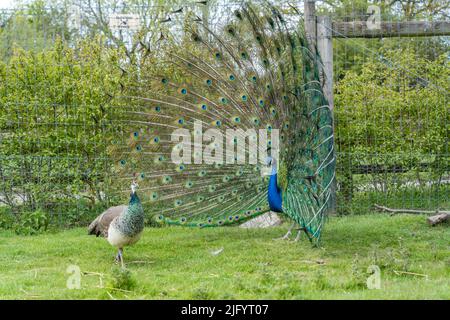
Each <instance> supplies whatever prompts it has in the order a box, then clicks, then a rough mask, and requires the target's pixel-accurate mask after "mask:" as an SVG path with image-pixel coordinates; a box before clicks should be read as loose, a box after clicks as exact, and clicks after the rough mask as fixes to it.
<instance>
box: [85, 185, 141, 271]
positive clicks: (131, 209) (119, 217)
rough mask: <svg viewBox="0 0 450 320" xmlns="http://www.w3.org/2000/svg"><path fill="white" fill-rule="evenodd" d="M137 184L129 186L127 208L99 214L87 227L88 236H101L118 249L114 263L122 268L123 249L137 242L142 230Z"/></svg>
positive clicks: (122, 207)
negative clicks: (118, 263) (117, 263)
mask: <svg viewBox="0 0 450 320" xmlns="http://www.w3.org/2000/svg"><path fill="white" fill-rule="evenodd" d="M137 186H138V185H137V183H135V182H134V181H133V183H132V184H131V196H130V202H129V203H128V206H125V205H122V206H116V207H111V208H109V209H108V210H106V211H105V212H103V213H102V214H100V215H99V216H98V217H97V218H96V219H95V220H94V221H92V223H91V224H90V225H89V227H88V234H90V235H96V236H97V237H98V236H100V235H101V236H103V237H105V238H107V239H108V242H109V243H110V244H111V245H112V246H114V247H117V248H118V253H117V256H116V261H117V262H120V263H121V265H122V267H123V265H124V264H123V247H125V246H128V245H132V244H135V243H136V242H137V241H139V239H140V237H141V234H142V231H143V230H144V210H143V208H142V205H141V201H140V199H139V197H138V195H137V193H136V188H137Z"/></svg>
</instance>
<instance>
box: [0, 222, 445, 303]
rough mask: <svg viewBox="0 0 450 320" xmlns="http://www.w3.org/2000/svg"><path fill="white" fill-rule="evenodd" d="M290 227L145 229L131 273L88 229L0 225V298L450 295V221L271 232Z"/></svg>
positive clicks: (130, 261)
mask: <svg viewBox="0 0 450 320" xmlns="http://www.w3.org/2000/svg"><path fill="white" fill-rule="evenodd" d="M286 228H287V226H281V227H276V228H270V229H251V230H248V229H241V228H237V227H224V228H216V229H213V228H206V229H189V228H182V227H163V228H146V230H145V233H144V235H143V237H142V239H141V241H140V242H139V243H138V244H136V245H135V246H134V247H131V248H126V249H125V262H126V267H127V269H128V273H121V272H120V271H119V270H120V268H118V267H117V266H116V265H115V264H114V263H113V256H114V254H115V250H114V249H113V248H112V247H111V246H110V245H109V244H108V243H107V242H106V241H105V240H104V239H101V238H95V237H92V236H88V235H87V234H86V229H85V228H76V229H71V230H66V231H60V232H57V233H46V234H41V235H36V236H16V235H15V234H13V233H12V232H10V231H0V298H1V299H450V241H449V239H450V229H449V228H448V225H442V226H437V227H429V226H428V225H427V224H426V222H425V216H421V215H419V216H416V215H397V216H392V217H391V216H388V215H385V214H379V213H377V214H375V213H374V214H367V215H361V216H347V217H333V218H330V219H329V221H328V223H327V225H326V228H325V230H324V232H323V239H322V244H321V247H320V248H314V247H312V246H311V245H310V243H309V242H308V240H307V239H306V238H305V237H303V238H302V239H301V241H300V242H298V243H294V242H287V241H280V240H273V239H274V238H276V237H280V236H281V235H282V234H284V232H285V230H286ZM222 248H223V250H222V251H221V252H220V253H218V254H217V252H218V251H220V249H222ZM214 252H215V253H216V254H213V253H214ZM71 265H75V266H78V267H79V268H80V270H81V272H82V275H81V279H80V288H79V289H68V288H67V281H68V279H73V277H72V278H69V277H70V274H69V273H67V268H68V267H69V266H71ZM370 265H377V266H378V267H379V268H380V270H381V273H380V285H381V288H380V289H368V288H367V285H366V280H367V278H368V277H370V276H371V274H370V273H369V272H368V267H369V266H370ZM119 278H121V279H122V280H123V281H122V284H120V283H118V279H119ZM100 280H102V282H101V283H100ZM69 282H70V281H69Z"/></svg>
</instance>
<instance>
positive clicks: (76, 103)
mask: <svg viewBox="0 0 450 320" xmlns="http://www.w3.org/2000/svg"><path fill="white" fill-rule="evenodd" d="M119 56H120V54H119V51H118V50H115V49H112V48H106V47H104V46H102V45H101V39H97V41H88V40H86V41H82V42H80V43H79V45H78V46H77V47H76V49H74V48H71V47H68V46H67V45H65V44H64V42H63V41H61V40H56V42H55V44H54V48H52V49H49V50H47V51H46V52H34V51H25V50H23V49H20V48H16V49H15V50H14V54H13V56H12V57H11V59H10V60H9V61H8V62H7V63H0V130H1V132H2V139H1V140H0V146H1V149H0V158H1V167H0V176H1V178H2V179H1V181H2V182H1V183H0V192H1V193H2V194H4V195H5V196H4V198H3V199H4V201H3V202H5V203H6V204H7V205H9V206H11V207H13V206H17V205H22V204H25V205H26V206H28V207H30V208H33V209H35V208H38V207H47V208H48V207H52V204H53V203H56V202H59V201H61V202H63V201H70V200H71V199H74V198H75V197H76V196H78V197H80V196H81V197H85V198H87V199H89V200H90V201H91V202H95V201H99V200H102V197H101V191H102V190H106V189H107V185H105V180H104V176H105V174H106V173H107V172H108V171H109V169H110V165H111V164H110V163H109V161H108V160H107V159H108V150H107V146H108V145H110V144H111V139H112V132H113V129H114V130H116V129H117V130H119V129H120V126H118V125H117V124H115V123H113V122H112V120H113V119H114V118H115V115H116V114H117V113H118V112H120V111H119V109H118V108H113V106H112V104H111V99H112V97H113V96H114V95H115V93H116V91H117V90H118V88H120V87H119V85H118V81H119V78H120V73H119V72H115V71H114V70H115V69H112V68H111V67H110V66H111V65H114V64H117V60H118V59H119ZM18 199H20V200H19V201H18Z"/></svg>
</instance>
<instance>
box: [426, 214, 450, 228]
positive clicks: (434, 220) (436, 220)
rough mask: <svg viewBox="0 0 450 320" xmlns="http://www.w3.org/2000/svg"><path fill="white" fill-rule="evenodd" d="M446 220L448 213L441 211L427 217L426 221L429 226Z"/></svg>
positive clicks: (449, 216) (448, 216) (448, 218)
mask: <svg viewBox="0 0 450 320" xmlns="http://www.w3.org/2000/svg"><path fill="white" fill-rule="evenodd" d="M447 220H450V213H442V214H438V215H435V216H431V217H428V218H427V221H428V223H429V224H430V225H431V226H435V225H437V224H439V223H442V222H445V221H447Z"/></svg>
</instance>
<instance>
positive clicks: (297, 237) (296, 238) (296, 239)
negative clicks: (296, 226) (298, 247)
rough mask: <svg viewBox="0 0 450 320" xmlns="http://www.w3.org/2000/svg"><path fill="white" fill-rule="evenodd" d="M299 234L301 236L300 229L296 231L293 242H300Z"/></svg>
mask: <svg viewBox="0 0 450 320" xmlns="http://www.w3.org/2000/svg"><path fill="white" fill-rule="evenodd" d="M301 234H302V230H301V229H300V230H298V231H297V236H296V237H295V239H294V242H298V240H300V235H301Z"/></svg>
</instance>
